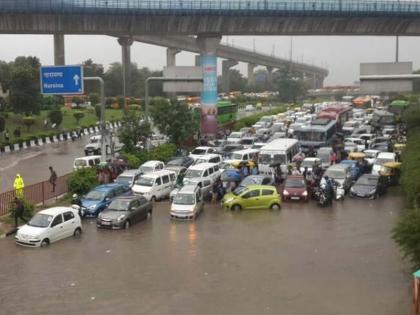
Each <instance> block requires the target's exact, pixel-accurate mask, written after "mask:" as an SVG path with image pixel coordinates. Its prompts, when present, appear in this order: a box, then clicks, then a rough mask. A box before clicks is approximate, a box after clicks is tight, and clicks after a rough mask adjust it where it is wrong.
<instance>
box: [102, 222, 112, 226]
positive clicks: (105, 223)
mask: <svg viewBox="0 0 420 315" xmlns="http://www.w3.org/2000/svg"><path fill="white" fill-rule="evenodd" d="M102 224H103V225H111V222H108V221H102Z"/></svg>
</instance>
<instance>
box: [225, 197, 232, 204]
mask: <svg viewBox="0 0 420 315" xmlns="http://www.w3.org/2000/svg"><path fill="white" fill-rule="evenodd" d="M232 201H233V198H228V199H226V200H225V203H229V202H232Z"/></svg>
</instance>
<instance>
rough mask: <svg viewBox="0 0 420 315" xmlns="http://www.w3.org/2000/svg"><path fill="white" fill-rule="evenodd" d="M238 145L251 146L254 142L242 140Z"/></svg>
mask: <svg viewBox="0 0 420 315" xmlns="http://www.w3.org/2000/svg"><path fill="white" fill-rule="evenodd" d="M240 143H241V144H245V145H249V144H253V143H254V140H252V139H242V140H241V142H240Z"/></svg>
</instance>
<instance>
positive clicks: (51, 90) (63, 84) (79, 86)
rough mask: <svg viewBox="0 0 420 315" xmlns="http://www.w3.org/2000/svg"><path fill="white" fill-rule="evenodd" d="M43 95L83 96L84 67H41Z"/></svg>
mask: <svg viewBox="0 0 420 315" xmlns="http://www.w3.org/2000/svg"><path fill="white" fill-rule="evenodd" d="M41 93H42V94H57V95H64V94H83V93H84V90H83V67H82V66H81V65H76V66H47V67H41Z"/></svg>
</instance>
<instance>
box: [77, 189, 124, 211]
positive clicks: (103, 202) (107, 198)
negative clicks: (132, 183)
mask: <svg viewBox="0 0 420 315" xmlns="http://www.w3.org/2000/svg"><path fill="white" fill-rule="evenodd" d="M128 194H131V190H130V187H128V186H127V185H123V184H119V183H112V184H106V185H100V186H96V187H95V188H94V189H92V190H91V191H90V192H89V193H88V194H87V195H86V196H84V197H83V198H82V199H81V202H82V206H81V209H80V215H81V216H82V217H91V218H96V217H97V216H98V214H99V213H100V212H101V211H103V210H104V209H105V208H107V207H108V206H109V204H110V203H111V201H112V200H113V199H114V198H116V197H118V196H121V195H128Z"/></svg>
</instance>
